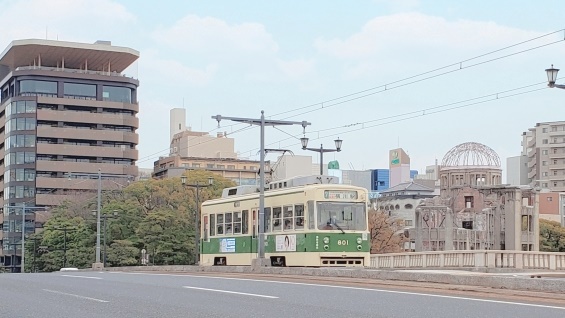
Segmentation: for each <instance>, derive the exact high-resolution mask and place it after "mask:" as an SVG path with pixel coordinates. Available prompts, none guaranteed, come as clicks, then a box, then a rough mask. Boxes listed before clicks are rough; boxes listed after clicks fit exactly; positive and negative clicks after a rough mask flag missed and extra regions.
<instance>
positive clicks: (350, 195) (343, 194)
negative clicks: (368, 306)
mask: <svg viewBox="0 0 565 318" xmlns="http://www.w3.org/2000/svg"><path fill="white" fill-rule="evenodd" d="M324 198H325V199H338V200H340V199H341V200H355V199H357V191H339V190H325V191H324Z"/></svg>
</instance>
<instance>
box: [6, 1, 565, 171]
mask: <svg viewBox="0 0 565 318" xmlns="http://www.w3.org/2000/svg"><path fill="white" fill-rule="evenodd" d="M0 7H1V8H2V10H1V11H0V21H2V24H1V26H0V47H1V49H2V50H3V48H4V47H6V46H7V45H8V44H9V43H10V41H12V40H15V39H28V38H40V39H45V38H47V39H52V40H55V39H58V40H64V41H77V42H86V43H93V42H95V41H96V40H110V41H112V44H113V45H116V46H125V47H130V48H133V49H135V50H138V51H139V52H140V59H139V60H138V61H137V62H136V63H135V64H134V65H132V66H131V67H130V68H129V69H128V70H126V73H127V74H128V75H132V76H134V77H136V78H138V79H139V81H140V87H139V90H138V99H139V103H140V112H139V114H138V116H139V118H140V128H139V130H138V133H139V134H140V143H139V145H138V149H139V158H140V160H139V161H138V165H139V166H140V167H142V168H151V167H152V165H153V162H154V161H155V160H157V159H158V158H159V156H166V155H168V152H169V150H168V148H169V142H170V140H169V111H170V109H171V108H182V107H184V108H186V110H187V125H188V126H190V127H191V128H192V130H196V131H206V132H210V134H213V135H215V134H216V133H217V132H226V133H227V135H228V137H232V138H234V139H235V148H236V149H235V150H236V152H238V153H239V155H240V156H241V157H242V158H249V159H253V160H259V155H258V150H259V145H260V143H259V142H260V138H259V137H260V134H259V128H258V127H248V126H246V125H242V124H235V123H233V122H229V121H222V122H221V123H220V125H221V127H220V128H218V123H217V122H216V121H215V120H214V119H212V118H211V116H215V115H222V116H226V117H228V116H229V117H249V118H259V117H260V115H261V111H262V110H263V111H264V112H265V116H266V117H267V118H270V119H279V120H290V121H304V120H305V121H308V122H310V123H311V125H310V126H308V127H307V128H306V134H305V135H306V137H309V138H310V143H309V146H310V147H318V146H319V145H320V144H323V145H324V148H334V147H335V145H334V139H336V138H337V137H339V138H340V139H342V140H343V145H342V151H341V152H339V153H335V152H334V153H331V154H326V155H325V156H324V162H325V163H327V161H329V160H334V159H335V160H338V161H339V162H340V165H341V168H342V169H356V170H364V169H376V168H388V151H389V150H390V149H393V148H397V147H402V148H403V149H404V150H405V151H406V152H407V153H408V154H409V155H410V157H411V168H412V169H417V170H419V171H421V172H423V171H424V169H425V166H427V165H432V164H433V163H434V162H435V160H436V159H437V160H439V162H440V163H441V160H442V158H443V156H444V154H445V153H447V152H448V151H449V150H450V149H451V148H452V147H454V146H456V145H458V144H460V143H464V142H479V143H482V144H485V145H487V146H489V147H491V148H492V149H493V150H494V151H496V152H497V153H498V154H499V156H500V158H501V162H502V166H503V167H504V166H505V161H506V158H507V157H509V156H515V155H519V154H520V151H521V140H522V138H521V135H522V132H524V131H527V129H528V128H530V127H533V126H535V124H536V123H539V122H546V121H558V120H565V108H564V107H563V106H564V104H565V91H563V90H559V89H549V88H547V77H546V74H545V71H544V70H545V69H546V68H548V67H550V66H551V65H552V64H554V66H555V67H556V68H560V67H561V68H563V69H564V71H562V72H561V73H560V74H559V75H560V77H565V31H563V29H565V22H563V16H562V14H563V12H565V1H562V0H561V1H551V0H548V1H543V5H541V4H540V3H539V2H536V1H526V0H512V1H509V0H508V1H507V0H499V1H490V0H478V1H442V0H429V1H426V0H396V1H388V0H357V1H335V0H333V1H330V0H325V1H316V0H312V1H294V0H290V1H276V2H274V1H252V0H241V1H167V0H162V1H159V2H154V1H140V0H93V1H90V0H49V1H46V0H0ZM559 30H561V31H559ZM556 31H559V32H556ZM553 32H556V33H553ZM492 52H494V53H492ZM487 53H490V54H487ZM422 74H424V75H422ZM558 83H565V78H564V79H562V80H560V81H558ZM523 87H526V88H523ZM385 88H386V89H385ZM513 94H517V95H515V96H511V95H513ZM497 97H498V98H497ZM265 133H266V137H265V138H266V139H265V141H266V146H267V148H282V149H290V150H291V151H293V153H294V154H295V155H311V156H313V160H314V162H318V154H317V153H314V152H309V151H304V150H302V149H301V147H300V140H299V138H300V137H302V136H303V129H302V127H300V126H278V127H276V128H273V127H267V128H266V129H265ZM276 157H277V155H276V154H269V155H268V156H267V159H268V160H276Z"/></svg>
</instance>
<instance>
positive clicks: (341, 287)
mask: <svg viewBox="0 0 565 318" xmlns="http://www.w3.org/2000/svg"><path fill="white" fill-rule="evenodd" d="M111 273H113V274H131V275H155V276H174V277H193V278H209V279H224V280H238V281H249V282H261V283H274V284H287V285H301V286H312V287H327V288H340V289H352V290H363V291H372V292H382V293H390V294H402V295H413V296H426V297H436V298H448V299H458V300H469V301H478V302H486V303H495V304H505V305H516V306H527V307H539V308H551V309H561V310H565V307H559V306H549V305H538V304H528V303H518V302H512V301H503V300H491V299H481V298H468V297H459V296H446V295H435V294H424V293H414V292H404V291H396V290H386V289H373V288H363V287H351V286H335V285H324V284H311V283H297V282H284V281H276V280H262V279H251V278H235V277H218V276H200V275H179V274H155V273H127V272H111Z"/></svg>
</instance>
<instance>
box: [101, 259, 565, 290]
mask: <svg viewBox="0 0 565 318" xmlns="http://www.w3.org/2000/svg"><path fill="white" fill-rule="evenodd" d="M97 271H99V270H97ZM104 271H112V272H182V273H242V274H264V275H302V276H320V277H346V278H348V277H349V278H356V279H377V280H387V281H412V282H422V283H439V284H451V285H465V286H479V287H490V288H498V289H510V290H525V291H536V292H546V293H564V292H565V280H547V279H533V278H530V277H529V276H526V275H523V276H522V277H519V276H496V275H488V276H487V275H464V274H460V273H429V272H415V271H411V272H406V271H391V270H376V269H374V270H373V269H348V268H302V267H257V268H253V267H250V266H211V267H207V266H206V267H204V266H201V267H199V266H190V265H171V266H131V267H110V268H105V269H104ZM548 274H549V273H548Z"/></svg>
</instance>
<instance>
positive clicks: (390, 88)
mask: <svg viewBox="0 0 565 318" xmlns="http://www.w3.org/2000/svg"><path fill="white" fill-rule="evenodd" d="M563 41H565V40H559V41H555V42H551V43H547V44H544V45H540V46H537V47H534V48H529V49H526V50H522V51H519V52H515V53H511V54H508V55H504V56H501V57H497V58H493V59H490V60H488V61H483V62H479V63H475V64H471V65H469V66H465V67H463V66H461V67H460V68H458V69H455V70H450V71H446V72H443V73H439V74H435V75H431V76H428V77H424V78H421V79H417V80H414V81H411V82H408V83H404V84H400V85H396V86H393V87H389V85H392V83H389V84H385V85H381V86H378V87H375V88H373V90H374V89H377V88H382V89H381V90H379V91H376V92H371V93H368V94H365V95H361V96H356V97H353V98H350V99H347V100H344V101H339V102H336V103H333V104H331V105H329V106H325V105H323V104H324V102H323V103H322V107H321V108H317V109H313V110H308V111H304V112H301V113H298V114H296V115H292V116H288V117H285V118H284V119H289V118H293V117H297V116H301V115H304V114H308V113H312V112H315V111H318V110H322V109H327V108H331V107H334V106H337V105H341V104H344V103H347V102H351V101H354V100H357V99H361V98H365V97H368V96H371V95H375V94H379V93H383V92H385V91H390V90H393V89H396V88H400V87H404V86H408V85H411V84H415V83H418V82H423V81H426V80H429V79H432V78H436V77H440V76H443V75H447V74H450V73H455V72H459V71H461V70H463V69H467V68H471V67H475V66H479V65H482V64H486V63H490V62H493V61H497V60H501V59H503V58H507V57H510V56H514V55H518V54H521V53H525V52H528V51H533V50H536V49H539V48H542V47H546V46H549V45H553V44H556V43H559V42H563ZM452 66H453V65H452ZM411 78H413V77H411ZM400 81H404V80H400ZM400 81H396V82H393V83H398V82H400ZM366 91H368V90H365V92H366ZM353 95H355V94H350V95H348V96H353ZM338 99H341V98H337V99H333V101H335V100H338ZM317 105H319V104H317ZM309 107H311V106H309ZM297 110H300V109H299V108H297V109H294V110H291V111H297Z"/></svg>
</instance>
